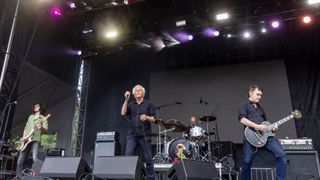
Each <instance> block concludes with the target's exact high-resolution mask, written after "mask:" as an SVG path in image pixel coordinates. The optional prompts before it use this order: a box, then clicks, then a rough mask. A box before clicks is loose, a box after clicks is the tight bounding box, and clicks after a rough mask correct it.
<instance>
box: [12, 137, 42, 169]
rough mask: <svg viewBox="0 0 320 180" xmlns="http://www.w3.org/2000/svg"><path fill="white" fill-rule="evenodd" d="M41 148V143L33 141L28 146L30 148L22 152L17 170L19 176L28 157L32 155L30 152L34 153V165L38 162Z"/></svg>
mask: <svg viewBox="0 0 320 180" xmlns="http://www.w3.org/2000/svg"><path fill="white" fill-rule="evenodd" d="M39 147H40V142H38V141H33V142H31V143H30V144H28V146H27V147H26V149H24V151H20V153H19V158H18V163H17V170H16V174H17V175H18V174H20V173H21V172H22V170H23V165H24V161H25V160H26V156H27V155H28V154H29V153H30V151H32V160H33V163H34V162H36V161H37V160H38V152H39Z"/></svg>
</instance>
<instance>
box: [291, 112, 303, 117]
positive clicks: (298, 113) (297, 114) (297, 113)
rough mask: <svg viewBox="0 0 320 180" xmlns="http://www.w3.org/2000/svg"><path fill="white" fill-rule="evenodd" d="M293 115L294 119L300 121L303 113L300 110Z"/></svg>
mask: <svg viewBox="0 0 320 180" xmlns="http://www.w3.org/2000/svg"><path fill="white" fill-rule="evenodd" d="M292 115H293V117H294V118H296V119H299V118H301V117H302V114H301V112H300V111H298V110H294V111H293V112H292Z"/></svg>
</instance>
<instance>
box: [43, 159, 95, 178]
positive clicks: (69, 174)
mask: <svg viewBox="0 0 320 180" xmlns="http://www.w3.org/2000/svg"><path fill="white" fill-rule="evenodd" d="M86 172H87V173H88V172H90V169H89V168H88V165H87V163H86V161H85V160H83V159H82V158H80V157H47V158H46V159H45V160H44V162H43V165H42V167H41V169H40V175H41V176H45V177H51V178H59V179H78V178H79V177H80V176H81V175H82V174H83V173H86Z"/></svg>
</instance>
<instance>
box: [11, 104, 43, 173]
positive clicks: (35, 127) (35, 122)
mask: <svg viewBox="0 0 320 180" xmlns="http://www.w3.org/2000/svg"><path fill="white" fill-rule="evenodd" d="M43 113H44V107H43V105H42V103H39V102H36V103H35V104H34V106H33V114H31V115H30V116H29V118H28V121H27V123H26V125H25V128H24V131H23V137H22V138H21V142H22V143H26V144H27V146H26V148H24V150H22V151H20V153H19V158H18V163H17V170H16V174H17V175H18V174H20V173H21V172H22V170H23V165H24V161H25V159H26V156H27V155H28V154H29V153H30V151H31V152H32V160H33V163H34V162H36V161H37V160H38V152H39V147H40V136H41V134H42V133H47V132H48V122H47V121H46V119H47V118H48V117H49V115H48V116H47V117H45V116H43ZM32 131H33V133H32V134H31V132H32ZM29 141H31V142H30V143H28V142H29Z"/></svg>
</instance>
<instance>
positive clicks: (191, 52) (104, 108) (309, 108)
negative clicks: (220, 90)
mask: <svg viewBox="0 0 320 180" xmlns="http://www.w3.org/2000/svg"><path fill="white" fill-rule="evenodd" d="M301 31H303V32H301ZM319 36H320V33H319V28H314V29H311V28H306V29H304V30H301V29H299V28H296V29H290V28H286V30H282V32H277V33H275V34H272V35H271V34H270V35H269V36H268V37H259V38H258V37H257V38H256V39H255V40H252V41H251V42H242V41H240V40H236V39H235V40H232V41H229V40H228V41H227V40H224V39H223V38H221V39H220V40H219V39H218V40H215V41H214V42H211V40H210V41H209V40H202V41H193V42H190V43H189V44H186V45H180V46H178V47H173V48H169V49H164V50H162V51H161V52H159V53H155V52H152V51H150V50H136V49H135V50H132V51H119V52H118V53H115V54H110V55H109V56H107V57H96V58H94V59H92V66H91V67H92V71H91V77H90V89H89V95H88V109H87V121H86V129H85V139H84V157H85V158H87V159H88V158H90V154H91V152H92V150H93V147H94V141H95V136H96V133H97V132H100V131H118V132H120V136H121V141H120V142H121V145H122V152H123V149H124V146H125V136H126V132H127V130H128V127H129V123H128V122H127V120H126V119H124V118H123V117H121V116H120V107H121V105H122V103H123V99H124V97H123V94H124V92H125V90H131V88H132V87H133V86H134V85H135V84H137V83H139V84H142V85H144V86H145V87H146V90H147V95H146V98H147V99H149V93H150V92H149V90H150V84H149V83H150V75H151V74H152V73H153V72H165V71H168V70H179V69H190V68H201V67H207V66H218V65H224V64H237V63H248V62H257V61H269V60H278V59H284V60H285V66H286V71H287V77H288V85H289V91H290V96H291V101H292V107H291V109H300V110H301V112H302V113H303V118H302V119H301V120H299V121H298V120H297V121H295V123H296V128H297V136H298V137H311V138H312V139H313V141H314V145H315V147H316V149H317V150H318V151H319V145H320V133H319V128H320V117H319V111H320V108H319V104H318V102H319V92H320V82H319V79H320V75H319V69H320V63H319V59H320V57H319V54H320V51H319V49H320V47H319V42H320V41H319V40H320V39H319ZM265 68H266V69H268V67H265ZM234 78H237V77H236V76H235V77H234ZM190 86H192V84H190ZM261 86H263V84H261ZM274 88H277V87H274ZM235 91H242V89H236V90H235ZM151 93H152V92H151ZM163 93H164V94H165V93H166V92H163ZM284 113H286V112H284ZM235 118H236V117H235ZM239 128H242V126H241V125H239ZM88 160H89V159H88Z"/></svg>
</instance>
